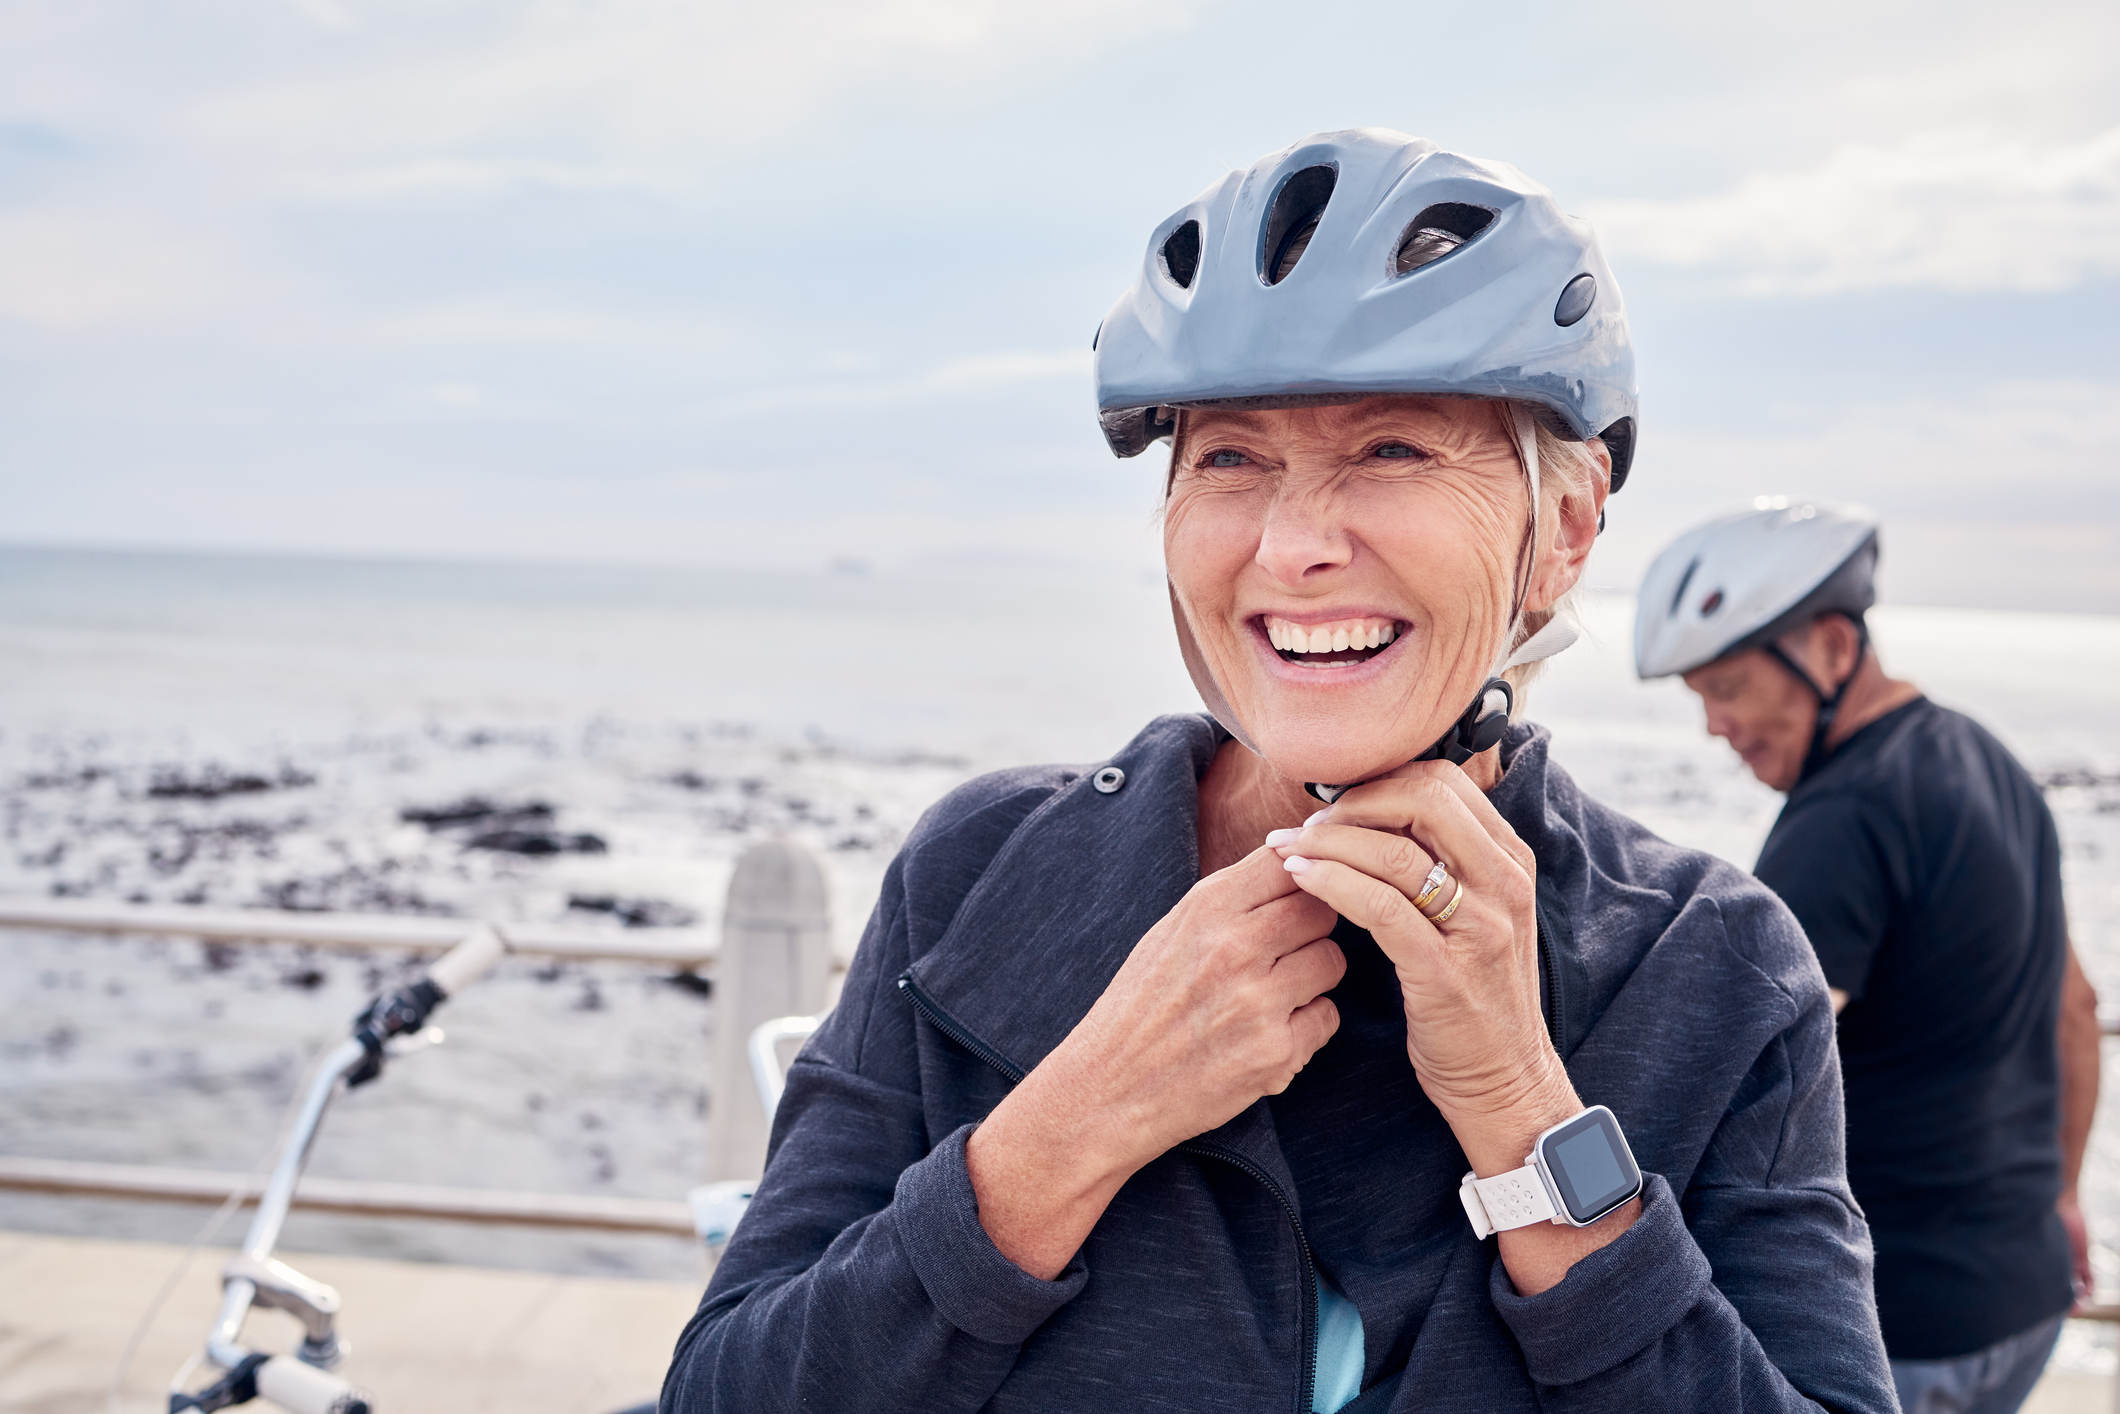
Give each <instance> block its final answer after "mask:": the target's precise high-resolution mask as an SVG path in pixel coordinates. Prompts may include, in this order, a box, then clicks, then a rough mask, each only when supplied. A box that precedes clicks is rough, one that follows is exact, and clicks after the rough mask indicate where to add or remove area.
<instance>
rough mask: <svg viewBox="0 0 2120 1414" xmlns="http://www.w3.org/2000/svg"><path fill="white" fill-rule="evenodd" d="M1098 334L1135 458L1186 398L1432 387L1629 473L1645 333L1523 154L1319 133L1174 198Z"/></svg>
mask: <svg viewBox="0 0 2120 1414" xmlns="http://www.w3.org/2000/svg"><path fill="white" fill-rule="evenodd" d="M1092 347H1093V348H1094V349H1095V351H1096V383H1097V409H1098V419H1099V421H1100V422H1101V423H1102V424H1103V427H1104V435H1105V438H1106V439H1107V440H1108V441H1109V442H1110V444H1111V448H1112V451H1113V452H1114V453H1116V454H1117V455H1119V456H1122V457H1131V456H1134V455H1136V454H1138V453H1140V452H1141V451H1143V450H1144V449H1145V448H1147V446H1148V445H1149V443H1151V442H1153V441H1155V440H1157V439H1159V438H1162V437H1167V436H1169V435H1170V434H1171V432H1172V430H1173V427H1174V425H1175V421H1176V419H1175V418H1174V417H1173V416H1172V414H1171V409H1174V408H1178V407H1190V406H1209V405H1225V406H1226V405H1231V404H1235V405H1243V406H1254V407H1286V406H1293V405H1297V404H1300V403H1306V402H1350V401H1353V400H1355V399H1356V398H1361V397H1367V396H1370V395H1372V394H1377V393H1432V394H1441V395H1446V396H1453V397H1474V398H1495V399H1508V400H1512V401H1516V402H1519V403H1522V404H1524V405H1526V406H1528V407H1530V408H1532V409H1533V410H1534V413H1535V415H1536V416H1537V417H1538V418H1539V420H1540V421H1542V422H1543V423H1545V424H1546V426H1547V427H1548V428H1549V429H1550V430H1552V431H1553V432H1554V433H1555V434H1556V435H1558V436H1560V437H1562V438H1565V439H1567V440H1570V441H1587V440H1588V439H1590V438H1592V437H1601V438H1603V439H1604V442H1605V445H1606V446H1607V447H1608V448H1609V449H1610V451H1611V453H1612V489H1613V490H1614V491H1617V490H1618V489H1619V488H1620V486H1621V484H1622V483H1624V482H1625V481H1626V479H1627V473H1628V471H1629V469H1630V468H1631V467H1632V465H1633V460H1634V445H1635V388H1634V351H1633V347H1632V345H1631V344H1630V343H1629V342H1628V338H1627V314H1626V307H1625V304H1624V302H1623V301H1622V300H1621V298H1620V292H1619V285H1618V283H1617V282H1616V281H1615V280H1614V279H1613V278H1612V272H1611V270H1610V269H1609V268H1608V267H1607V266H1606V264H1605V258H1604V256H1603V254H1601V253H1600V252H1599V250H1598V246H1597V237H1596V236H1595V235H1594V234H1593V233H1592V231H1591V229H1590V226H1589V223H1587V222H1585V221H1581V220H1578V219H1576V218H1575V217H1572V216H1569V215H1567V214H1566V213H1565V212H1563V211H1562V210H1561V209H1560V207H1559V206H1558V205H1557V204H1556V203H1555V202H1554V200H1553V196H1552V194H1551V193H1550V192H1548V191H1547V190H1546V189H1545V188H1544V187H1542V186H1540V185H1539V184H1538V183H1536V182H1534V181H1532V180H1531V179H1530V178H1529V177H1526V176H1525V175H1524V174H1523V173H1521V172H1519V171H1518V170H1517V169H1516V168H1514V167H1512V166H1509V165H1508V164H1507V163H1502V162H1488V161H1483V160H1481V159H1479V158H1475V157H1465V156H1461V155H1459V154H1457V153H1453V152H1444V151H1442V150H1441V149H1439V148H1438V147H1437V146H1436V145H1435V144H1434V143H1432V142H1428V141H1426V140H1424V139H1421V138H1415V137H1408V136H1406V135H1405V134H1403V133H1396V132H1391V131H1388V130H1386V129H1382V128H1356V129H1351V130H1349V131H1346V132H1337V133H1320V134H1317V135H1315V136H1313V137H1308V138H1305V139H1303V140H1302V141H1301V142H1298V143H1296V144H1295V145H1294V146H1292V147H1289V148H1287V149H1285V150H1283V151H1281V152H1277V153H1274V154H1272V155H1271V156H1267V157H1263V158H1261V159H1260V160H1259V161H1257V162H1255V163H1253V164H1252V165H1251V167H1250V168H1249V169H1247V170H1244V171H1237V172H1231V173H1230V174H1229V175H1228V176H1226V177H1224V178H1223V179H1222V180H1221V181H1220V182H1217V183H1216V184H1215V185H1214V186H1212V187H1209V188H1208V189H1207V190H1206V191H1204V192H1202V193H1201V194H1200V195H1199V196H1198V197H1196V198H1195V199H1194V200H1193V201H1192V202H1190V203H1188V204H1187V205H1186V206H1184V207H1182V208H1180V209H1179V210H1178V211H1176V212H1174V213H1173V214H1172V215H1171V216H1170V217H1169V218H1167V219H1166V220H1165V221H1164V222H1163V223H1162V224H1161V225H1159V226H1158V227H1156V230H1155V234H1154V235H1153V236H1152V237H1151V238H1150V239H1149V243H1148V251H1147V253H1146V255H1145V256H1144V258H1143V260H1142V263H1141V271H1140V274H1139V276H1138V277H1137V278H1136V279H1135V281H1134V283H1133V285H1132V287H1131V288H1129V289H1128V290H1127V291H1126V293H1125V294H1124V295H1121V296H1120V298H1119V302H1118V303H1117V304H1116V305H1114V306H1113V307H1112V310H1111V312H1110V313H1109V314H1107V315H1106V316H1105V319H1104V323H1103V324H1102V325H1101V326H1099V329H1098V332H1097V337H1096V338H1095V340H1094V341H1093V343H1092Z"/></svg>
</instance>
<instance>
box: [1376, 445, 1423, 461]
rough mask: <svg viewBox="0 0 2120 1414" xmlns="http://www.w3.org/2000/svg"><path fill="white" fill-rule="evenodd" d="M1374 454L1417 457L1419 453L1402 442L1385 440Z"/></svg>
mask: <svg viewBox="0 0 2120 1414" xmlns="http://www.w3.org/2000/svg"><path fill="white" fill-rule="evenodd" d="M1375 454H1376V455H1377V456H1380V457H1393V458H1403V457H1417V456H1419V455H1420V453H1419V452H1417V451H1415V450H1414V449H1413V448H1412V447H1410V446H1408V445H1407V444H1406V443H1404V442H1386V443H1385V444H1384V445H1383V446H1381V447H1378V448H1377V449H1376V453H1375Z"/></svg>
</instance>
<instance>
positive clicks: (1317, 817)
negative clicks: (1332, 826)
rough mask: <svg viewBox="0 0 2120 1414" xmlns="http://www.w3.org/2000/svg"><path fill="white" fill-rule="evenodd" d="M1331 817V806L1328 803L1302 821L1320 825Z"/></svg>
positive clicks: (1307, 823) (1306, 823)
mask: <svg viewBox="0 0 2120 1414" xmlns="http://www.w3.org/2000/svg"><path fill="white" fill-rule="evenodd" d="M1331 818H1332V807H1331V806H1329V805H1328V806H1326V807H1325V808H1324V809H1323V810H1320V811H1318V812H1317V813H1316V814H1314V815H1312V816H1311V817H1310V818H1309V819H1308V820H1305V821H1304V822H1303V823H1304V824H1305V825H1322V824H1324V823H1325V822H1326V821H1327V820H1329V819H1331Z"/></svg>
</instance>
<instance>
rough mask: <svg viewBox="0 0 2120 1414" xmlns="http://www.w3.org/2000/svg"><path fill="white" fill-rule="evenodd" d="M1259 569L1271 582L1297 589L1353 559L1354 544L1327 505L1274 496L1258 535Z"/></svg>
mask: <svg viewBox="0 0 2120 1414" xmlns="http://www.w3.org/2000/svg"><path fill="white" fill-rule="evenodd" d="M1256 558H1257V560H1258V563H1259V567H1260V568H1261V569H1264V570H1265V571H1266V572H1267V573H1268V574H1269V575H1272V576H1273V578H1274V581H1275V582H1276V583H1278V584H1283V585H1286V586H1288V587H1289V588H1291V589H1293V588H1297V587H1300V586H1301V585H1303V584H1304V583H1305V582H1306V581H1307V580H1309V579H1310V578H1312V577H1313V576H1315V575H1318V574H1320V573H1323V572H1326V571H1329V570H1335V569H1339V568H1341V567H1342V566H1344V565H1345V564H1346V563H1347V562H1348V561H1349V560H1351V559H1352V558H1354V542H1353V541H1352V540H1351V539H1349V537H1348V535H1347V532H1346V529H1345V527H1344V526H1343V525H1342V524H1341V523H1340V521H1339V519H1338V518H1337V517H1336V516H1335V515H1334V514H1333V512H1332V506H1331V504H1330V502H1328V501H1324V500H1322V499H1320V498H1317V497H1311V496H1301V497H1297V496H1277V497H1275V498H1274V503H1273V505H1272V506H1271V507H1270V508H1269V509H1268V511H1267V513H1266V524H1265V526H1264V527H1263V528H1262V529H1261V530H1260V533H1259V551H1258V554H1257V556H1256Z"/></svg>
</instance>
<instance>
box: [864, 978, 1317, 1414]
mask: <svg viewBox="0 0 2120 1414" xmlns="http://www.w3.org/2000/svg"><path fill="white" fill-rule="evenodd" d="M898 990H899V991H900V992H902V993H904V995H905V999H906V1000H907V1001H909V1002H911V1003H912V1004H913V1010H915V1011H917V1012H919V1013H920V1015H921V1016H923V1017H925V1018H926V1019H927V1023H928V1025H930V1026H932V1027H934V1028H935V1029H936V1030H937V1031H940V1032H941V1033H942V1034H943V1035H945V1036H947V1037H949V1038H950V1039H951V1040H952V1041H954V1042H956V1043H957V1044H958V1045H960V1046H962V1047H964V1049H965V1050H967V1051H970V1052H971V1053H972V1054H973V1055H975V1056H977V1057H978V1058H979V1059H980V1060H982V1061H984V1062H985V1063H986V1064H987V1065H988V1066H990V1067H992V1068H993V1069H994V1070H996V1071H999V1072H1000V1073H1001V1074H1002V1075H1003V1076H1004V1077H1005V1078H1006V1079H1007V1080H1008V1082H1009V1083H1010V1084H1011V1085H1014V1084H1017V1083H1018V1082H1020V1081H1021V1080H1022V1079H1023V1075H1024V1072H1023V1069H1022V1067H1020V1066H1018V1065H1017V1064H1016V1063H1015V1062H1014V1061H1012V1060H1010V1059H1009V1058H1008V1057H1007V1056H1004V1055H1002V1054H1001V1052H999V1051H997V1050H995V1049H994V1048H993V1047H992V1046H989V1045H988V1044H987V1043H986V1042H984V1041H982V1040H980V1039H979V1038H978V1037H977V1036H975V1035H973V1034H972V1032H971V1029H970V1028H969V1027H967V1026H966V1025H965V1024H964V1023H963V1022H961V1021H959V1020H958V1019H957V1018H956V1017H954V1016H951V1015H950V1014H949V1013H948V1012H946V1011H944V1010H943V1009H942V1007H941V1006H940V1005H939V1004H938V1003H937V1002H936V1001H935V999H934V998H933V997H930V996H929V995H928V994H927V993H926V992H924V991H922V990H921V987H920V984H919V983H918V982H915V981H914V980H913V974H912V973H911V972H904V973H901V974H900V975H899V978H898ZM1178 1151H1179V1152H1180V1153H1186V1154H1197V1155H1199V1156H1200V1157H1201V1158H1205V1159H1214V1160H1216V1161H1217V1162H1220V1163H1225V1164H1228V1165H1229V1166H1230V1167H1232V1168H1235V1169H1237V1170H1239V1171H1241V1172H1243V1173H1246V1174H1249V1175H1250V1176H1251V1177H1252V1178H1254V1179H1256V1180H1257V1181H1258V1182H1259V1183H1260V1184H1262V1185H1264V1187H1265V1189H1266V1191H1267V1192H1268V1193H1271V1194H1272V1195H1273V1196H1274V1199H1275V1201H1276V1202H1278V1203H1280V1205H1281V1211H1282V1212H1284V1213H1286V1214H1287V1215H1288V1225H1289V1226H1290V1227H1291V1228H1293V1229H1294V1230H1295V1235H1296V1257H1297V1262H1298V1265H1299V1266H1300V1267H1301V1269H1302V1272H1303V1309H1302V1311H1301V1312H1300V1313H1299V1323H1298V1325H1297V1329H1298V1330H1299V1331H1301V1332H1303V1333H1304V1335H1305V1336H1306V1337H1307V1338H1306V1339H1304V1341H1303V1362H1302V1367H1301V1369H1300V1370H1299V1371H1298V1372H1297V1373H1298V1376H1299V1378H1298V1379H1297V1381H1296V1406H1295V1414H1310V1404H1311V1396H1312V1393H1313V1392H1314V1391H1315V1389H1316V1387H1317V1379H1318V1264H1317V1259H1316V1258H1314V1257H1313V1256H1312V1255H1311V1251H1310V1236H1309V1234H1308V1233H1306V1232H1304V1231H1303V1219H1302V1217H1301V1216H1300V1215H1298V1214H1297V1212H1296V1205H1295V1204H1294V1203H1293V1202H1291V1201H1290V1200H1289V1197H1288V1194H1287V1193H1286V1192H1284V1191H1283V1190H1282V1188H1281V1185H1280V1184H1278V1183H1276V1182H1274V1180H1273V1175H1271V1174H1269V1173H1267V1172H1266V1170H1264V1169H1262V1168H1260V1167H1259V1166H1258V1165H1257V1164H1255V1163H1253V1162H1252V1161H1251V1160H1250V1159H1247V1158H1245V1157H1244V1156H1243V1155H1242V1154H1238V1153H1236V1152H1234V1151H1232V1150H1229V1149H1221V1148H1217V1147H1215V1146H1214V1145H1212V1144H1203V1143H1201V1142H1200V1141H1199V1140H1197V1139H1195V1140H1189V1141H1187V1142H1186V1143H1183V1144H1180V1145H1179V1146H1178Z"/></svg>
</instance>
